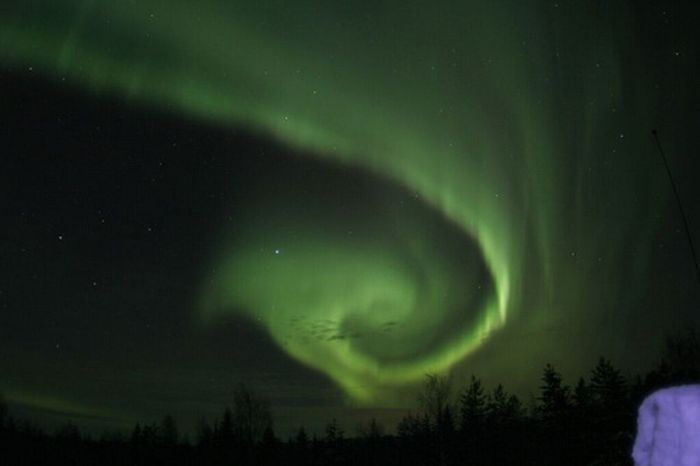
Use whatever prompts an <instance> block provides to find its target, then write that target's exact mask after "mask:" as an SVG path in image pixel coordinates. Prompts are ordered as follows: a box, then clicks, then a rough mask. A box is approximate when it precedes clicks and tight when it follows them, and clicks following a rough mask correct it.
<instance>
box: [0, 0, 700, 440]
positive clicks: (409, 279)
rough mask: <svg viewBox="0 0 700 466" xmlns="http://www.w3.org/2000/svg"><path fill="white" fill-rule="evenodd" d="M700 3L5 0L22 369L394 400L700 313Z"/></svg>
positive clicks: (22, 394) (637, 356) (633, 343)
mask: <svg viewBox="0 0 700 466" xmlns="http://www.w3.org/2000/svg"><path fill="white" fill-rule="evenodd" d="M692 3H693V2H688V4H687V5H685V4H684V3H683V2H677V1H676V2H664V1H654V2H652V1H640V2H627V1H609V2H606V1H558V2H555V1H547V2H541V1H520V0H512V1H505V0H504V1H484V2H476V1H472V2H466V1H443V2H436V1H433V2H429V3H422V2H417V1H405V0H403V1H381V2H376V1H352V2H325V1H316V0H302V1H296V2H289V1H286V0H285V1H281V0H280V1H262V2H234V1H223V0H205V1H204V0H200V1H196V2H195V1H184V0H177V1H175V0H171V1H158V0H139V1H135V0H134V1H127V0H124V1H119V2H115V1H108V0H83V1H80V0H63V1H61V2H57V1H55V0H9V1H8V0H5V1H3V2H2V6H0V118H1V119H0V123H1V126H0V137H1V138H2V147H1V148H0V154H1V155H0V194H1V195H0V215H1V217H0V218H1V219H2V220H1V221H2V224H1V225H2V228H1V230H0V264H2V266H1V267H0V392H1V393H3V394H4V397H5V398H6V399H7V400H8V401H9V403H10V407H11V409H12V410H13V412H15V413H17V414H22V415H23V416H25V417H30V418H32V419H36V420H38V421H39V422H43V423H49V424H50V423H56V422H62V421H64V420H68V419H70V420H73V421H74V422H76V423H78V424H80V425H84V426H88V427H89V428H96V429H97V428H105V427H109V428H126V427H128V426H130V425H132V424H133V423H135V422H136V421H144V420H145V421H148V420H151V419H158V418H160V417H162V416H163V415H164V414H165V413H166V412H168V413H172V414H174V415H175V417H176V418H177V419H178V420H179V421H180V422H181V423H182V424H183V425H184V426H185V427H186V428H187V426H190V425H193V423H194V422H195V420H196V419H197V418H199V417H200V416H207V417H209V418H210V419H212V418H213V417H215V416H217V415H218V413H219V412H220V411H221V410H222V409H223V406H225V405H226V404H227V403H230V400H231V396H232V392H233V389H234V388H235V387H236V385H237V384H238V383H240V382H245V383H246V384H247V386H248V387H250V388H251V389H252V390H253V391H255V392H257V393H259V394H261V395H263V396H264V397H266V398H268V399H269V400H270V402H271V404H272V407H273V412H274V415H275V419H276V422H277V430H278V431H279V433H281V434H282V435H284V434H286V432H287V431H288V430H289V429H291V428H292V427H294V426H297V425H299V424H301V423H304V424H306V425H307V426H309V427H311V429H312V430H314V429H316V428H318V427H319V426H322V425H323V424H325V422H326V421H328V420H330V418H332V417H337V418H338V419H339V420H340V422H341V424H342V425H344V426H345V428H346V429H348V430H349V431H351V430H352V428H353V426H354V423H355V422H357V420H359V419H365V418H367V417H370V416H378V417H379V418H380V419H382V420H384V421H385V422H387V423H388V424H391V423H392V422H394V420H395V419H396V418H397V416H400V415H401V414H402V413H403V412H404V410H405V409H408V408H412V407H414V405H415V396H416V390H417V387H419V385H420V383H421V381H422V379H423V377H424V375H425V374H426V373H429V372H430V373H441V374H451V375H452V376H453V378H454V380H455V384H456V385H463V384H464V382H466V380H467V377H468V376H469V374H471V373H475V374H477V375H478V376H479V377H481V378H482V379H483V380H484V382H485V384H486V385H487V387H489V386H493V385H495V384H496V383H499V382H501V383H503V384H504V385H505V387H506V389H508V390H510V391H512V392H515V393H517V394H518V395H520V396H522V397H523V398H524V399H525V400H527V399H528V397H529V396H530V393H532V392H534V391H536V390H537V386H538V378H539V376H540V374H541V371H542V368H543V367H544V364H545V363H547V362H551V363H552V364H554V365H555V367H557V368H558V369H560V370H561V371H562V372H563V374H564V378H565V381H566V382H568V383H573V382H575V380H576V379H577V378H578V376H580V375H586V374H587V373H588V371H590V369H591V368H592V367H593V366H594V365H595V362H596V361H597V358H598V356H600V355H605V356H606V357H608V358H610V359H611V360H612V362H613V364H614V365H616V366H617V367H620V368H622V369H623V371H624V372H625V373H626V374H630V375H631V374H633V373H637V372H643V371H646V370H648V369H650V368H651V367H652V365H653V364H654V363H655V362H656V361H657V358H658V357H659V354H660V353H659V351H660V348H661V346H662V343H663V338H664V336H665V335H666V334H668V333H669V332H674V331H677V330H679V329H682V328H685V327H688V326H698V325H699V324H700V313H699V310H700V287H699V286H698V282H697V279H696V277H695V275H694V270H693V262H692V259H691V256H690V249H689V244H688V240H687V237H686V233H685V230H684V229H683V222H682V218H681V217H680V215H679V210H678V207H677V204H676V201H675V198H674V197H673V194H672V190H671V185H670V183H669V180H668V177H667V175H666V172H665V171H664V167H663V163H662V161H661V158H660V156H659V153H658V151H657V149H656V147H655V144H654V140H653V138H652V135H651V130H652V129H653V128H655V129H658V131H659V136H660V139H661V142H662V144H663V147H664V149H665V151H666V154H667V156H668V159H669V164H670V168H671V170H672V172H673V174H674V176H675V181H676V183H677V186H678V191H679V194H680V196H681V198H682V200H683V202H684V207H685V209H686V213H687V216H688V222H689V224H690V229H691V234H692V236H693V238H694V241H695V244H696V245H698V246H700V203H698V202H697V199H698V198H700V188H699V187H698V184H697V174H698V173H700V162H699V161H698V157H697V149H698V147H700V131H698V129H699V126H698V125H699V124H700V85H698V82H700V74H699V73H698V71H699V68H698V37H697V33H696V32H694V29H695V28H696V26H697V24H698V21H700V15H698V13H697V11H694V10H693V7H692V6H691V5H692Z"/></svg>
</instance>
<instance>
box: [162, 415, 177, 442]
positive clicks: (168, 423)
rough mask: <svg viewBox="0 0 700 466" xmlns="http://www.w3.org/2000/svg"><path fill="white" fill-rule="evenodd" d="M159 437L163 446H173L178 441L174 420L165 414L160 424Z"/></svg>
mask: <svg viewBox="0 0 700 466" xmlns="http://www.w3.org/2000/svg"><path fill="white" fill-rule="evenodd" d="M160 430H161V437H162V440H163V443H164V444H165V445H169V446H173V445H176V444H177V443H178V441H179V433H178V430H177V423H176V422H175V418H173V417H172V416H171V415H170V414H167V415H166V416H165V417H164V418H163V420H162V421H161V423H160Z"/></svg>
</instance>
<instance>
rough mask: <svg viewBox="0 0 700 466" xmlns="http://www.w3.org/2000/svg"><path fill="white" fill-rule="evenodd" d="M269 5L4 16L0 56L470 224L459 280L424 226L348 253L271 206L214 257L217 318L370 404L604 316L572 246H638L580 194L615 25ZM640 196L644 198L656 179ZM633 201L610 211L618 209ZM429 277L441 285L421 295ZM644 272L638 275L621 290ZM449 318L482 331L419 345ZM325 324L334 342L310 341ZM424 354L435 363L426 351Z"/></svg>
mask: <svg viewBox="0 0 700 466" xmlns="http://www.w3.org/2000/svg"><path fill="white" fill-rule="evenodd" d="M261 3H263V4H262V5H259V4H252V3H250V4H244V3H243V2H221V1H200V2H183V1H172V2H156V1H153V0H142V1H138V2H111V1H100V0H92V1H63V2H60V5H59V4H58V3H57V2H55V1H48V0H45V1H44V0H32V1H26V0H24V1H10V2H5V5H4V6H3V8H4V13H3V15H2V17H1V19H0V60H1V61H2V63H3V64H4V65H6V66H24V67H28V66H31V67H32V68H33V69H34V70H35V71H37V72H43V73H46V74H48V75H50V76H53V77H55V78H59V77H65V78H68V79H70V80H72V81H73V82H76V83H80V84H81V85H83V86H85V87H86V88H88V89H92V90H94V91H96V92H108V93H113V94H117V95H123V96H125V97H128V98H131V99H134V100H136V101H139V102H144V103H148V104H151V105H158V106H161V107H164V108H168V109H174V110H176V111H178V112H182V113H184V114H187V115H192V116H195V117H197V118H201V119H205V120H210V121H213V122H215V123H217V124H220V125H233V126H243V127H247V128H250V129H252V130H254V131H256V132H260V133H262V134H268V135H272V136H274V137H276V138H278V139H279V140H280V141H282V142H284V143H287V144H289V145H291V146H294V147H295V148H298V149H300V150H304V151H306V152H307V153H309V154H313V155H314V156H315V157H319V158H321V159H323V160H328V161H331V162H333V163H338V164H342V165H346V166H351V167H354V168H356V169H360V170H364V171H366V172H367V173H371V174H372V176H375V175H376V176H379V177H382V178H385V179H388V180H390V181H391V182H392V183H396V184H397V185H398V186H400V187H402V189H405V190H406V191H408V192H412V193H416V194H417V196H418V197H419V198H420V200H421V202H423V203H424V204H425V205H426V206H428V207H429V208H432V209H434V210H435V211H436V212H438V213H439V215H440V216H441V218H442V220H441V221H444V222H445V223H447V224H451V225H456V226H457V227H458V228H459V229H460V230H461V232H462V234H463V235H464V241H465V242H470V241H472V240H473V242H474V248H475V250H476V251H478V254H472V253H466V252H465V254H466V256H465V257H468V258H469V260H470V261H471V262H470V263H462V264H459V265H455V264H453V263H451V262H450V260H449V254H448V253H445V252H444V251H435V250H436V249H439V248H440V246H439V245H438V243H439V239H438V238H436V237H435V236H432V233H431V232H430V231H428V228H426V227H425V226H424V225H421V224H420V222H419V221H417V220H416V219H417V218H421V216H422V215H423V214H420V213H416V212H414V211H410V210H409V211H408V212H407V213H404V214H401V215H399V214H397V216H396V217H395V218H394V219H393V221H394V223H393V225H394V226H393V229H394V233H392V234H391V235H387V236H386V237H383V236H382V234H381V233H377V234H376V235H374V236H371V235H367V236H360V239H357V240H354V241H346V240H345V239H342V238H341V237H340V236H339V235H338V234H335V233H332V234H327V233H325V232H324V231H325V230H324V229H323V228H321V227H320V226H319V220H318V219H299V218H291V219H290V218H288V216H285V215H281V214H280V213H279V212H277V211H275V209H274V208H270V209H267V210H264V209H263V210H261V211H260V212H261V213H260V216H259V217H260V218H262V220H261V219H258V220H252V221H251V222H250V223H249V224H248V225H245V226H243V227H242V229H241V231H238V232H236V233H232V239H231V240H230V242H229V244H224V245H221V247H220V250H219V251H217V254H215V257H214V261H213V262H214V264H216V266H217V267H216V268H217V270H218V272H217V274H216V275H215V276H213V277H211V280H210V281H209V282H208V284H206V285H205V286H203V291H202V294H203V296H202V300H201V302H202V306H201V309H199V312H200V314H201V316H202V318H203V319H204V320H206V321H210V320H211V319H212V318H214V317H216V316H217V315H218V314H219V313H220V312H221V311H231V310H233V309H236V310H238V312H242V313H244V314H246V315H248V316H249V317H250V318H252V319H257V320H259V321H260V322H261V324H262V325H263V326H264V328H265V329H266V330H267V331H269V333H270V335H271V336H272V337H273V338H274V339H275V341H277V342H278V343H279V344H280V346H281V347H283V348H284V349H285V351H287V352H288V353H289V354H290V355H291V356H293V357H294V358H296V359H297V360H299V361H301V362H303V363H304V364H307V365H309V366H311V367H314V368H316V369H318V370H321V371H323V372H325V373H327V374H328V375H329V376H331V377H332V378H333V379H334V380H335V381H336V382H338V383H339V384H340V385H341V386H342V387H343V388H344V389H345V390H346V391H347V393H349V394H350V395H351V396H352V397H353V398H354V399H356V400H358V401H373V400H378V399H383V400H387V399H390V398H391V392H392V389H393V388H394V387H396V386H398V385H402V384H406V383H411V382H415V381H416V380H419V379H420V378H422V376H423V375H424V374H425V373H426V372H428V371H446V370H448V369H450V368H451V367H453V366H454V365H455V364H457V363H458V362H460V361H464V360H465V358H466V357H467V356H468V355H469V354H470V353H472V352H473V351H474V350H476V349H477V348H478V347H480V345H482V344H483V343H484V342H485V341H487V340H488V338H489V337H490V336H491V335H493V334H494V332H496V331H497V330H499V329H503V328H504V326H506V324H508V323H510V322H512V321H513V320H514V319H515V320H516V321H517V322H520V323H519V324H518V325H523V324H522V322H523V321H526V322H527V325H529V326H534V327H536V326H538V325H541V324H542V323H544V322H549V321H551V320H552V319H554V320H556V319H557V309H562V308H566V307H567V306H569V307H572V306H573V307H576V309H578V310H581V309H584V308H585V307H586V306H587V305H591V304H593V302H590V301H589V302H586V296H587V294H589V293H590V290H591V289H593V288H595V287H596V285H597V284H599V283H600V281H602V280H605V277H606V273H608V272H597V271H596V270H595V269H594V267H593V265H594V264H592V263H587V264H585V265H581V264H575V265H574V264H571V263H570V262H567V260H568V259H569V251H578V254H579V257H588V256H591V257H592V256H594V255H595V256H596V257H606V258H607V260H609V261H610V262H612V264H613V265H611V266H610V267H615V266H620V265H619V261H618V260H617V259H615V257H616V251H617V250H618V248H619V245H620V242H621V241H623V239H624V238H625V237H628V233H629V232H630V231H632V230H639V228H638V226H639V225H638V222H639V221H638V219H635V218H634V217H632V216H633V214H631V213H624V214H621V216H622V217H626V218H621V219H620V221H619V222H617V223H615V224H614V225H607V226H605V227H604V228H605V229H604V235H605V241H601V240H600V236H599V235H596V232H597V231H600V228H601V224H602V223H604V219H603V218H602V217H601V218H600V219H595V220H593V221H590V222H589V221H587V220H585V219H582V218H581V211H580V210H577V207H578V206H581V205H587V206H589V207H590V206H591V205H593V204H596V203H597V201H591V198H595V199H599V198H600V197H604V196H605V195H609V194H611V193H612V189H611V190H610V191H609V192H604V193H602V194H601V193H591V192H590V191H587V189H588V188H587V184H586V178H585V177H586V176H587V175H586V173H588V172H587V170H588V169H589V168H590V167H597V164H598V163H599V161H600V159H599V158H598V156H599V155H598V153H599V152H600V150H601V149H600V147H599V146H598V142H597V141H598V140H599V139H600V137H601V134H604V135H608V133H609V132H610V130H609V128H610V125H611V122H610V119H611V117H610V116H609V110H610V108H615V107H617V108H619V107H621V106H622V105H624V102H623V99H626V98H627V99H629V98H632V99H634V98H635V96H636V94H635V92H636V91H635V90H634V89H632V90H627V91H625V90H623V89H622V78H621V71H620V66H621V65H620V58H619V56H618V54H617V52H616V50H617V47H619V44H618V43H617V42H616V41H618V38H617V37H616V36H615V34H614V33H613V32H612V31H613V30H614V27H613V26H611V23H612V22H613V21H615V18H619V17H620V16H622V13H621V12H620V11H613V10H614V8H613V7H610V9H611V11H609V12H608V13H609V15H610V17H609V18H608V19H600V18H596V17H595V15H594V14H593V13H590V12H587V11H584V10H583V7H582V8H581V9H577V8H576V7H574V6H567V8H568V10H567V11H568V16H567V17H565V18H564V19H563V20H561V22H562V23H563V24H564V26H559V24H560V22H557V21H553V20H552V15H553V14H554V12H553V11H554V10H553V9H552V8H553V7H552V6H551V5H549V4H544V3H541V4H540V3H537V6H533V4H531V3H530V2H517V1H512V2H499V3H498V5H496V4H495V3H494V2H479V3H477V2H444V3H440V4H431V8H430V9H426V8H425V7H423V6H419V4H418V3H416V2H405V1H401V2H382V3H380V4H377V2H367V3H363V2H352V4H353V5H352V7H350V6H341V5H334V4H332V3H333V2H315V1H301V2H293V6H291V5H292V3H289V2H261ZM467 3H468V4H467ZM525 3H528V5H525ZM578 22H583V23H584V24H593V25H594V26H595V27H591V28H590V29H584V28H581V29H580V30H576V32H575V34H576V38H575V39H574V38H573V36H570V34H573V33H570V32H569V31H567V27H569V26H572V25H575V24H577V23H578ZM553 24H555V25H554V26H553ZM572 27H573V26H572ZM563 48H566V49H567V50H568V52H569V54H570V55H569V56H563V55H562V54H561V53H560V51H561V49H563ZM574 55H575V57H576V58H575V61H574V59H573V58H572V56H574ZM627 60H628V61H630V60H631V61H634V59H633V58H632V59H630V58H627ZM581 70H584V71H581ZM564 94H566V96H567V97H566V99H563V98H562V96H563V95H564ZM634 102H635V105H636V109H635V110H636V111H637V113H638V117H637V120H638V121H639V122H642V123H646V122H648V121H649V120H650V119H651V116H650V115H648V113H647V111H646V104H645V102H644V101H643V100H634ZM608 136H609V135H608ZM606 137H607V136H606ZM621 143H622V142H621ZM624 143H625V144H626V150H634V149H635V146H634V144H638V145H639V144H640V143H634V142H631V141H630V142H628V141H624ZM638 148H639V147H637V149H638ZM565 159H566V160H572V159H573V160H577V161H578V162H577V163H578V164H579V166H575V167H574V168H573V169H572V168H570V164H568V163H565V161H564V160H565ZM627 183H628V184H629V186H630V187H631V188H632V189H630V191H632V192H634V191H635V189H636V188H640V187H641V188H643V187H645V186H647V185H648V183H649V180H648V179H647V178H646V175H644V174H640V175H638V176H636V177H635V178H634V179H631V180H628V181H627ZM587 196H588V198H587ZM625 196H630V195H628V194H625V193H620V194H619V196H618V197H617V198H616V199H615V200H612V201H610V204H606V205H605V206H604V207H603V208H604V209H610V211H615V212H616V210H615V209H616V207H617V206H620V205H624V204H625V202H626V201H627V200H629V198H628V197H625ZM655 202H657V203H658V201H655V200H653V199H652V200H648V203H649V204H650V205H651V207H650V209H651V210H653V208H654V207H653V204H654V203H655ZM586 203H588V204H586ZM254 208H255V209H259V208H260V207H259V206H256V207H254ZM251 209H253V207H251ZM384 213H386V212H384ZM382 221H383V220H382V218H381V215H376V216H374V217H372V218H371V222H374V223H373V224H377V225H378V224H381V223H382ZM256 222H258V223H256ZM320 223H321V224H323V220H322V219H321V220H320ZM270 225H274V228H270ZM324 228H326V229H327V228H328V226H325V227H324ZM377 231H379V230H377ZM396 231H400V232H399V233H396ZM645 231H648V229H645ZM280 232H281V233H280ZM285 232H286V233H285ZM289 232H293V234H292V233H289ZM572 238H573V239H572ZM647 238H648V233H640V234H639V235H638V236H637V237H636V240H635V241H637V242H639V243H640V244H643V243H644V241H646V240H647ZM380 239H383V240H386V241H389V242H392V243H391V245H387V244H384V243H382V242H381V241H380ZM572 243H574V244H572ZM280 244H283V246H279V245H280ZM277 248H281V250H278V249H277ZM470 254H471V255H470ZM561 257H565V260H562V259H561ZM407 258H408V259H407ZM409 259H410V260H409ZM481 261H483V270H482V269H481V268H480V267H481V266H480V265H479V264H480V263H481ZM409 263H410V265H407V264H409ZM475 264H476V265H475ZM470 267H475V270H476V271H471V272H470V271H469V270H470ZM416 268H418V269H421V270H423V271H424V273H425V275H426V276H427V277H429V278H426V279H422V280H417V279H416V277H415V275H414V274H413V273H412V272H411V271H412V270H414V269H416ZM582 269H583V270H585V272H583V273H582V272H581V270H582ZM606 270H608V271H611V270H613V268H609V269H606ZM643 270H644V264H643V261H642V263H640V264H639V266H638V268H637V269H636V270H632V271H630V272H629V273H630V276H639V275H640V274H642V273H643ZM609 273H613V272H609ZM484 276H487V278H486V279H485V280H486V281H492V284H491V286H490V289H489V292H488V293H487V294H485V295H484V296H481V297H480V298H479V299H476V301H474V300H472V299H471V298H470V296H468V295H461V294H460V293H461V292H460V291H455V290H459V289H460V288H459V286H458V284H455V283H454V281H455V280H456V278H455V277H457V278H464V277H469V279H470V280H471V279H473V280H475V281H478V280H482V279H484ZM475 277H476V278H475ZM455 293H457V296H455ZM610 299H611V302H613V301H615V299H617V298H615V297H612V298H610ZM475 302H476V303H477V304H478V306H477V308H475V309H474V308H471V307H470V306H472V305H473V303H475ZM596 304H600V303H596ZM456 308H459V309H462V308H464V309H465V311H464V312H465V313H466V314H468V315H469V316H470V318H469V322H470V326H469V328H465V329H463V331H461V332H459V333H458V334H456V335H452V336H451V337H450V338H448V339H446V341H443V342H434V341H433V340H431V339H430V338H427V337H426V336H425V335H424V334H422V332H421V329H430V331H431V332H438V326H439V323H440V322H441V319H443V318H444V317H445V315H446V314H447V313H448V312H453V311H454V309H456ZM426 310H428V311H426ZM575 319H576V317H574V320H575ZM323 322H326V324H324V323H323ZM400 324H405V325H403V327H402V329H401V330H392V332H394V336H393V337H389V339H388V340H386V341H388V342H389V343H388V345H389V347H387V348H382V347H381V345H379V344H378V341H382V339H385V338H387V337H386V336H385V334H384V336H371V335H378V333H376V332H378V331H380V330H381V329H382V328H383V327H382V326H384V327H386V326H389V327H391V326H394V325H396V326H398V325H400ZM443 324H444V323H443ZM323 325H326V327H323ZM319 326H320V327H319ZM314 328H316V329H319V328H320V329H321V332H327V333H328V335H326V336H327V338H316V337H309V335H308V334H309V333H310V332H312V331H313V330H314ZM358 329H362V331H360V330H358ZM339 332H340V333H339ZM343 332H344V333H343ZM372 332H375V333H372ZM349 334H353V335H358V336H356V338H351V337H347V336H348V335H349ZM324 335H325V334H324ZM359 335H361V336H359ZM316 336H318V332H317V334H316ZM335 336H338V338H334V337H335ZM392 338H393V339H392ZM359 339H365V341H364V342H363V343H360V342H359V341H358V340H359ZM429 340H430V341H429ZM416 345H417V347H420V348H426V349H425V350H424V351H422V352H421V353H420V354H414V353H415V352H413V351H411V349H412V348H413V347H414V346H416ZM392 355H393V356H395V357H393V356H392ZM409 355H410V356H409ZM390 356H391V357H390Z"/></svg>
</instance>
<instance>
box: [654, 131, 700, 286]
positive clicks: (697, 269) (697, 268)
mask: <svg viewBox="0 0 700 466" xmlns="http://www.w3.org/2000/svg"><path fill="white" fill-rule="evenodd" d="M651 134H653V135H654V140H655V141H656V147H657V148H658V149H659V154H661V160H663V162H664V167H666V173H667V174H668V179H669V181H670V182H671V188H673V194H674V195H675V196H676V202H678V210H680V212H681V218H682V219H683V226H684V227H685V234H686V236H687V237H688V245H689V246H690V254H691V255H692V256H693V265H694V266H695V278H697V280H698V285H700V265H698V256H697V254H695V246H693V237H692V236H691V235H690V227H689V226H688V218H687V217H686V216H685V210H684V209H683V203H681V197H680V196H679V195H678V190H677V189H676V183H674V182H673V176H672V175H671V169H670V168H669V166H668V161H667V160H666V154H665V153H664V150H663V148H662V147H661V142H660V141H659V135H658V133H657V131H656V130H655V129H652V130H651Z"/></svg>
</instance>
